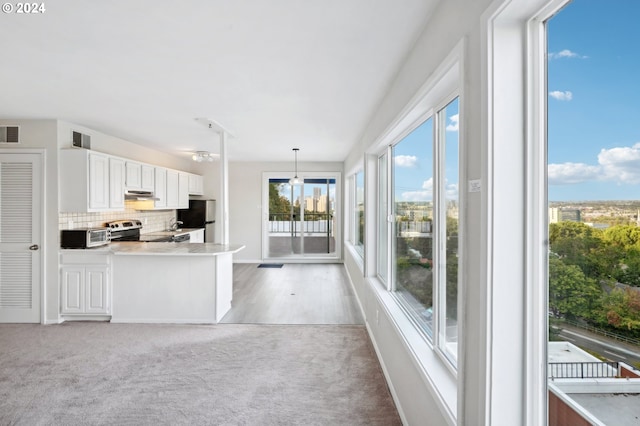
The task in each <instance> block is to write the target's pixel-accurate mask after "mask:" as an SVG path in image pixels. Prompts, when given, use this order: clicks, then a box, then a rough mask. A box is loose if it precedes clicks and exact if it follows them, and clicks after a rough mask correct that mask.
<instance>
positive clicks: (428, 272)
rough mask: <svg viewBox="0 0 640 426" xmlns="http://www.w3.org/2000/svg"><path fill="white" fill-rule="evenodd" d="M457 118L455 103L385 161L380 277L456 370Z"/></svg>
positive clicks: (397, 146)
mask: <svg viewBox="0 0 640 426" xmlns="http://www.w3.org/2000/svg"><path fill="white" fill-rule="evenodd" d="M458 115H459V107H458V98H457V97H456V98H454V99H453V100H450V101H449V102H448V103H445V104H444V106H443V107H441V108H440V109H437V110H436V111H435V113H433V114H431V115H426V117H425V118H424V119H423V120H422V121H420V122H419V124H418V125H417V126H414V127H415V128H413V130H411V131H410V132H408V133H407V134H406V135H405V136H404V137H402V138H400V139H399V140H398V141H397V142H396V143H394V144H392V145H391V148H390V149H387V150H385V152H383V153H381V155H380V157H379V160H378V178H379V179H378V191H379V194H378V198H379V211H378V235H379V239H378V276H379V277H380V279H381V280H382V281H383V282H385V283H387V286H388V288H389V289H390V290H391V291H393V292H394V294H395V295H396V297H397V299H398V301H399V302H400V304H401V305H402V306H403V307H404V309H405V311H406V312H407V313H408V315H409V316H410V317H411V318H412V319H413V321H414V322H415V324H416V325H417V326H418V328H419V329H420V330H421V331H422V332H423V333H424V335H425V336H426V337H427V338H428V339H430V340H431V341H433V342H434V344H435V345H436V346H437V347H438V348H439V350H440V352H441V353H442V354H444V356H445V357H446V358H447V359H448V360H449V361H450V362H451V364H452V365H455V364H456V360H457V338H458V324H457V308H458V306H457V300H458V278H459V277H458V269H459V245H458V238H459V234H460V226H459V211H460V210H459V201H460V200H459V195H458V181H459V177H458V176H459V173H460V168H459V155H458ZM389 162H390V164H389ZM389 171H390V173H389ZM387 200H391V203H388V202H387ZM390 225H391V226H390Z"/></svg>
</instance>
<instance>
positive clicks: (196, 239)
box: [189, 228, 204, 243]
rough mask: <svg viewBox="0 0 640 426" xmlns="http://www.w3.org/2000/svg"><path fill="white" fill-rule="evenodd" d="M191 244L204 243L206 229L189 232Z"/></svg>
mask: <svg viewBox="0 0 640 426" xmlns="http://www.w3.org/2000/svg"><path fill="white" fill-rule="evenodd" d="M189 242H190V243H204V228H203V229H198V230H197V231H191V232H189Z"/></svg>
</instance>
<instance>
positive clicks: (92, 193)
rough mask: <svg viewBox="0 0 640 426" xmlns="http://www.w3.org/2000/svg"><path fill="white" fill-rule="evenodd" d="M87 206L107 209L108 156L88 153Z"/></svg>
mask: <svg viewBox="0 0 640 426" xmlns="http://www.w3.org/2000/svg"><path fill="white" fill-rule="evenodd" d="M89 208H92V209H104V210H108V209H109V157H106V156H103V155H97V154H94V153H90V154H89Z"/></svg>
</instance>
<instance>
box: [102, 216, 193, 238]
mask: <svg viewBox="0 0 640 426" xmlns="http://www.w3.org/2000/svg"><path fill="white" fill-rule="evenodd" d="M107 228H109V229H110V230H111V241H113V242H120V241H146V242H156V243H160V242H177V243H181V242H187V241H189V234H183V235H170V234H169V235H168V234H167V233H161V234H153V233H150V234H141V233H140V230H141V229H142V222H140V221H139V220H116V221H114V222H107Z"/></svg>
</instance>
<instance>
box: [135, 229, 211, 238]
mask: <svg viewBox="0 0 640 426" xmlns="http://www.w3.org/2000/svg"><path fill="white" fill-rule="evenodd" d="M201 229H204V228H180V229H176V230H174V231H169V230H164V231H152V232H148V233H142V234H141V235H158V236H163V237H172V236H174V235H184V234H188V233H190V232H193V231H199V230H201Z"/></svg>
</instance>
